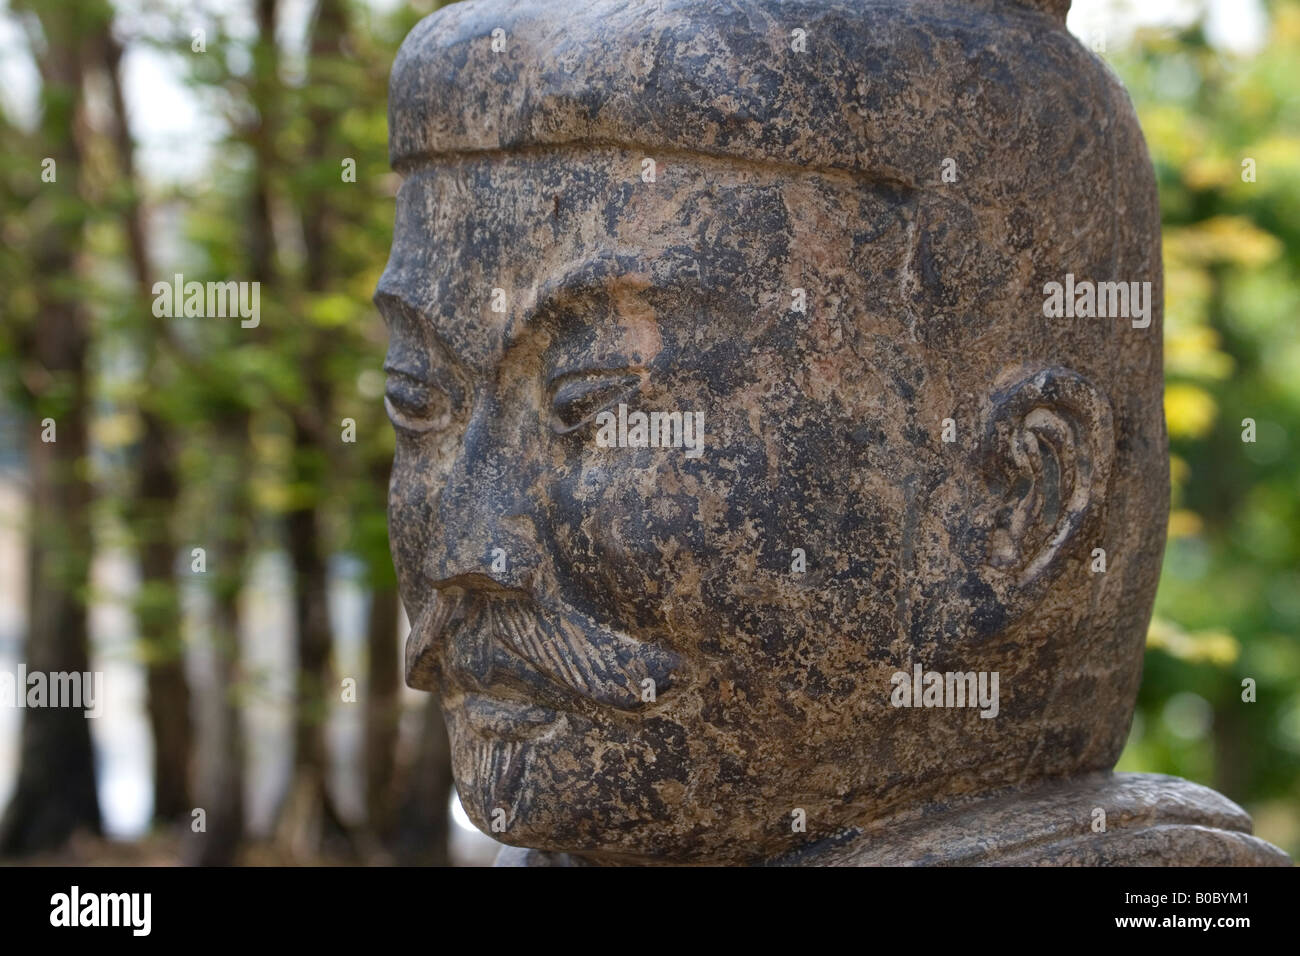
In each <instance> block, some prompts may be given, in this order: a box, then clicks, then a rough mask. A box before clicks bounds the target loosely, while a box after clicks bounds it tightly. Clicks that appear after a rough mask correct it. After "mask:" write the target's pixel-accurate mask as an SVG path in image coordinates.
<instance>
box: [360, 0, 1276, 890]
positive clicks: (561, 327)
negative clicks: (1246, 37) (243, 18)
mask: <svg viewBox="0 0 1300 956" xmlns="http://www.w3.org/2000/svg"><path fill="white" fill-rule="evenodd" d="M1067 6H1068V3H1067V2H1066V0H1036V2H1030V0H1022V2H1017V0H960V2H959V0H928V2H927V0H860V2H851V3H850V2H836V0H793V2H778V0H731V2H728V3H712V2H706V0H662V2H658V0H643V2H637V0H617V2H615V0H594V2H590V3H587V4H584V5H580V6H578V7H570V8H565V9H564V10H563V11H561V10H560V8H558V7H557V6H556V5H555V4H553V3H546V2H542V0H521V2H508V0H475V2H468V3H460V4H456V5H453V6H451V7H447V8H444V9H443V10H440V11H438V12H437V13H435V14H433V15H431V16H430V17H428V18H426V19H425V20H424V21H422V22H421V23H420V24H419V25H418V26H417V27H416V28H415V29H414V30H413V31H412V33H411V35H410V37H409V38H408V39H407V41H406V43H405V44H404V45H403V47H402V50H401V52H400V53H399V55H398V58H397V62H396V64H395V66H394V68H393V77H392V85H391V98H390V106H389V123H390V128H391V153H392V159H393V163H394V166H395V168H397V169H398V170H399V171H400V172H401V173H402V174H403V175H404V182H403V185H402V187H401V191H400V193H399V195H398V202H397V216H396V223H395V233H394V241H393V249H392V255H391V258H390V260H389V263H388V268H387V270H386V272H385V273H384V276H383V278H382V279H381V281H380V284H379V290H378V292H377V294H376V302H377V304H378V305H379V307H380V308H381V310H382V311H383V312H384V314H385V316H386V318H387V320H388V323H389V328H390V332H391V343H392V344H391V347H390V351H389V356H388V362H387V369H388V371H389V387H388V397H387V401H388V403H389V409H390V415H391V417H392V418H393V421H394V425H395V427H396V429H397V435H398V437H397V451H396V456H395V460H394V468H393V477H392V485H391V488H390V502H389V519H390V532H391V539H392V547H393V555H394V561H395V564H396V567H397V570H398V575H399V580H400V586H401V592H402V597H403V600H404V602H405V604H406V607H407V610H408V611H409V613H410V616H411V620H412V632H411V636H410V638H409V640H408V646H407V680H408V683H410V684H411V685H412V686H414V687H420V688H425V689H437V690H438V691H439V692H440V694H441V699H442V701H443V703H444V707H445V712H446V717H447V722H448V727H449V730H450V734H451V741H452V750H453V763H454V770H455V775H456V780H457V786H458V789H459V792H460V795H461V799H462V801H463V803H464V805H465V808H466V810H467V812H468V813H469V815H470V817H471V819H473V820H474V822H475V823H476V824H477V825H478V826H480V827H481V828H483V829H484V830H485V831H488V832H491V833H493V835H494V836H496V837H497V838H498V839H501V840H502V841H504V842H506V843H508V844H512V845H514V846H518V847H531V848H534V849H533V850H531V851H528V852H511V853H508V854H505V855H504V856H503V862H523V863H528V864H537V865H557V864H565V863H574V862H585V863H620V862H623V863H627V862H715V863H762V862H778V863H800V864H808V863H830V864H837V865H841V864H865V863H936V864H937V863H972V862H979V863H996V862H1002V863H1052V864H1058V863H1133V862H1170V863H1173V862H1177V863H1196V862H1201V863H1205V862H1218V863H1244V862H1279V861H1284V860H1285V858H1284V857H1282V856H1281V855H1280V854H1278V853H1277V852H1276V851H1275V850H1273V848H1271V847H1269V846H1268V845H1267V844H1264V843H1262V842H1261V841H1258V840H1254V839H1253V838H1251V837H1249V836H1247V835H1246V834H1248V832H1249V820H1248V818H1246V817H1245V815H1244V814H1242V813H1241V812H1240V811H1239V810H1238V808H1236V807H1235V806H1234V805H1232V804H1230V803H1228V801H1226V800H1224V799H1223V798H1221V797H1219V796H1218V795H1216V794H1213V793H1212V792H1211V791H1207V790H1205V789H1204V788H1201V787H1196V786H1195V785H1192V784H1188V783H1185V782H1182V781H1177V780H1172V779H1170V778H1157V777H1147V776H1133V775H1117V776H1111V775H1110V774H1109V771H1110V769H1111V768H1112V767H1113V765H1114V763H1115V761H1116V759H1117V757H1118V755H1119V753H1120V750H1121V748H1122V746H1123V744H1124V740H1125V737H1126V735H1127V732H1128V727H1129V722H1130V720H1131V718H1132V713H1133V705H1134V700H1135V698H1136V695H1137V688H1138V683H1139V680H1140V676H1141V667H1142V654H1143V643H1144V636H1145V633H1146V626H1147V622H1148V619H1149V615H1150V611H1151V604H1152V599H1153V595H1154V592H1155V586H1156V580H1157V576H1158V574H1159V567H1160V557H1161V551H1162V548H1163V543H1164V535H1165V524H1166V518H1167V510H1168V500H1167V498H1168V473H1167V469H1168V464H1167V462H1168V458H1167V453H1166V436H1165V431H1164V420H1163V414H1162V405H1161V400H1162V369H1161V310H1160V302H1161V297H1162V293H1161V272H1160V240H1159V217H1158V210H1157V205H1156V193H1155V185H1154V181H1153V177H1152V172H1151V167H1150V162H1149V159H1148V158H1147V154H1146V150H1145V146H1144V144H1143V141H1142V136H1141V132H1140V131H1139V129H1138V125H1137V121H1136V118H1135V116H1134V114H1133V110H1132V108H1131V106H1130V104H1129V102H1128V98H1127V96H1126V95H1125V93H1124V91H1123V90H1122V89H1121V88H1120V87H1119V85H1118V84H1117V83H1116V81H1115V79H1114V78H1113V76H1112V75H1111V74H1110V72H1109V71H1108V70H1107V69H1106V68H1105V67H1104V66H1103V65H1102V64H1101V63H1100V62H1099V61H1098V60H1097V59H1096V58H1095V57H1093V56H1092V55H1091V54H1089V53H1088V52H1087V51H1086V50H1085V49H1083V47H1082V46H1080V44H1078V43H1077V42H1076V41H1075V40H1074V39H1072V38H1071V37H1070V35H1069V34H1068V33H1067V32H1066V30H1065V29H1064V25H1063V20H1064V12H1065V9H1066V7H1067ZM796 28H798V29H802V30H804V31H806V36H807V49H806V51H805V52H796V51H794V50H792V49H791V32H792V31H793V30H795V29H796ZM496 29H500V30H501V31H504V32H503V34H502V36H503V38H504V47H503V49H501V51H500V52H497V51H494V50H493V47H492V44H493V39H492V34H493V31H494V30H496ZM646 158H651V159H653V160H654V163H655V167H656V175H655V179H654V181H653V182H646V181H643V178H642V169H643V160H644V159H646ZM945 160H952V161H953V162H955V169H956V173H957V179H956V181H955V182H947V181H944V179H943V171H944V168H945ZM1066 273H1072V274H1073V275H1074V276H1075V277H1076V278H1077V279H1078V280H1080V281H1083V280H1094V281H1102V280H1119V281H1149V282H1150V283H1152V302H1153V310H1152V316H1151V325H1150V327H1149V328H1144V329H1139V328H1133V327H1132V326H1131V324H1130V322H1129V321H1128V320H1127V319H1124V318H1110V319H1048V318H1044V316H1043V298H1044V297H1043V292H1042V289H1043V285H1044V283H1045V282H1048V281H1062V280H1063V279H1064V276H1065V275H1066ZM796 289H803V290H805V293H806V297H807V308H806V310H805V311H802V312H801V311H797V310H796V309H794V308H793V304H794V295H795V293H794V290H796ZM494 290H501V292H500V293H498V292H494ZM501 294H504V302H503V303H500V304H501V305H502V306H503V307H502V308H501V309H500V310H494V308H493V305H494V296H498V295H501ZM620 403H624V404H626V405H627V406H628V408H629V409H630V410H632V411H645V412H650V411H662V412H671V411H680V412H687V413H689V412H696V411H698V412H702V413H703V415H704V433H705V441H704V449H703V453H702V454H701V455H699V456H698V457H690V456H688V455H686V454H685V453H684V451H683V450H682V449H660V448H603V447H599V446H598V445H597V442H596V439H595V436H596V429H597V425H596V422H595V421H594V420H593V419H594V418H595V416H596V414H597V413H599V412H601V411H604V410H609V409H616V408H617V407H618V405H619V404H620ZM945 419H952V421H953V423H954V424H955V428H956V440H955V441H952V442H945V441H944V440H943V438H942V434H943V422H944V420H945ZM1098 547H1100V548H1104V549H1105V550H1106V554H1107V564H1108V569H1107V571H1106V572H1105V573H1103V574H1094V573H1092V572H1091V570H1090V567H1089V565H1090V555H1091V552H1092V549H1093V548H1098ZM498 549H499V550H498ZM794 549H802V551H803V553H804V555H805V558H806V568H805V569H804V570H802V571H794V570H792V561H793V560H794ZM494 558H496V559H497V561H496V565H495V566H494ZM502 558H503V559H504V566H502V565H501V563H500V559H502ZM914 663H919V664H922V665H923V666H924V667H925V669H927V670H940V671H942V670H961V671H988V672H993V671H996V672H998V674H999V676H1000V700H999V712H998V714H997V716H996V717H992V718H988V719H985V718H982V717H981V716H980V715H979V713H978V708H918V709H912V708H900V707H894V706H892V705H891V690H892V689H893V685H892V684H891V680H890V678H891V675H892V674H894V673H895V672H896V671H903V672H906V673H910V672H911V669H912V665H913V664H914ZM650 682H653V687H654V694H653V696H651V695H649V694H647V693H646V691H645V688H647V687H648V686H650ZM1096 807H1101V808H1103V809H1105V810H1106V811H1107V814H1108V817H1109V819H1110V820H1111V821H1112V823H1111V826H1110V827H1109V829H1108V831H1107V832H1106V833H1094V832H1093V831H1092V830H1091V829H1090V823H1091V814H1092V811H1093V810H1094V809H1095V808H1096ZM795 810H801V811H802V812H803V813H804V814H805V815H806V821H807V825H806V831H804V830H798V829H797V828H792V826H791V821H792V813H793V811H795Z"/></svg>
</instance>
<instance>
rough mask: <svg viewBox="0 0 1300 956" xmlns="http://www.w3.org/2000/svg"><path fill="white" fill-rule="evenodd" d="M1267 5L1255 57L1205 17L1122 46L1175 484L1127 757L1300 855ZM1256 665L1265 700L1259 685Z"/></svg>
mask: <svg viewBox="0 0 1300 956" xmlns="http://www.w3.org/2000/svg"><path fill="white" fill-rule="evenodd" d="M1268 12H1269V16H1270V21H1271V23H1270V29H1269V31H1268V33H1267V34H1266V37H1265V43H1264V46H1263V48H1262V49H1261V50H1260V51H1259V52H1258V54H1256V55H1253V56H1239V55H1234V54H1231V53H1227V52H1224V51H1222V50H1220V49H1217V48H1215V47H1213V46H1211V45H1210V44H1209V43H1208V42H1207V40H1206V36H1205V31H1204V28H1203V25H1202V24H1201V23H1199V22H1198V23H1194V24H1192V25H1191V26H1190V27H1188V28H1187V29H1185V30H1181V31H1177V32H1173V33H1170V32H1168V31H1163V32H1146V33H1143V34H1140V35H1139V37H1138V39H1137V42H1136V43H1135V45H1134V48H1133V50H1132V51H1131V52H1129V53H1127V54H1126V55H1123V56H1121V57H1119V58H1118V59H1117V61H1116V66H1117V68H1118V69H1119V71H1120V73H1121V74H1122V75H1123V77H1124V79H1125V82H1126V84H1127V85H1128V87H1129V89H1130V91H1131V93H1132V95H1133V98H1134V101H1135V104H1136V106H1137V108H1138V112H1139V116H1140V118H1141V120H1142V126H1143V129H1144V130H1145V131H1146V135H1147V140H1148V143H1149V146H1150V149H1151V152H1152V157H1153V160H1154V162H1155V165H1156V171H1157V178H1158V182H1159V187H1160V198H1161V207H1162V210H1163V217H1164V224H1165V226H1164V228H1165V242H1164V247H1165V257H1164V258H1165V273H1166V283H1165V285H1166V320H1165V321H1166V325H1165V357H1166V376H1167V386H1166V397H1165V409H1166V415H1167V418H1168V422H1169V433H1170V442H1171V450H1172V469H1171V471H1172V480H1173V498H1174V510H1173V513H1172V515H1171V517H1170V540H1169V544H1168V548H1167V552H1166V557H1165V564H1164V572H1163V576H1162V580H1161V587H1160V592H1159V594H1158V597H1157V603H1156V620H1155V622H1154V623H1153V626H1152V630H1151V635H1150V637H1149V640H1148V646H1149V648H1150V653H1149V654H1148V655H1147V668H1146V676H1145V679H1144V682H1143V686H1142V693H1141V698H1140V701H1139V717H1140V720H1139V722H1138V723H1139V726H1138V730H1139V732H1138V733H1135V734H1134V736H1133V739H1132V740H1131V741H1130V746H1129V749H1128V751H1127V752H1126V754H1125V756H1124V758H1123V759H1122V761H1121V767H1122V768H1123V769H1144V770H1158V771H1164V772H1168V773H1177V774H1182V775H1185V776H1190V777H1193V778H1195V779H1200V780H1205V781H1207V782H1211V783H1212V784H1213V786H1215V787H1216V788H1217V789H1219V790H1221V791H1223V792H1224V793H1226V794H1227V795H1228V796H1230V797H1233V798H1234V799H1237V800H1240V801H1242V802H1245V803H1247V804H1249V807H1248V808H1249V809H1252V810H1255V811H1256V815H1257V829H1258V830H1259V832H1260V833H1261V835H1264V836H1265V837H1267V838H1269V839H1273V840H1274V841H1275V842H1278V843H1279V844H1281V845H1283V846H1284V847H1285V848H1287V849H1289V850H1290V851H1291V852H1292V853H1293V854H1294V853H1296V852H1297V851H1300V809H1298V807H1300V644H1298V643H1297V634H1300V572H1298V571H1297V568H1298V567H1300V496H1298V495H1297V477H1296V476H1297V474H1300V441H1297V435H1298V434H1300V433H1298V432H1297V427H1296V426H1297V424H1298V423H1300V378H1297V376H1296V369H1297V368H1300V326H1297V324H1296V321H1295V316H1296V313H1297V307H1298V306H1300V281H1298V279H1297V276H1300V93H1298V90H1297V86H1296V83H1295V79H1294V70H1295V63H1296V61H1297V58H1298V57H1300V4H1297V3H1295V2H1294V0H1278V2H1274V3H1271V4H1269V6H1268ZM1247 419H1249V420H1251V421H1252V422H1253V423H1254V426H1253V434H1251V429H1250V428H1249V427H1248V422H1247ZM1250 438H1253V441H1252V440H1249V439H1250ZM1246 679H1250V680H1253V681H1255V682H1256V685H1257V686H1256V694H1257V696H1256V699H1255V701H1254V702H1247V701H1245V700H1243V693H1244V688H1243V686H1242V685H1243V681H1244V680H1246ZM1261 810H1262V811H1263V813H1262V815H1261V813H1260V811H1261Z"/></svg>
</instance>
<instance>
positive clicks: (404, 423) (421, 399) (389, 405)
mask: <svg viewBox="0 0 1300 956" xmlns="http://www.w3.org/2000/svg"><path fill="white" fill-rule="evenodd" d="M384 409H385V410H386V411H387V412H388V418H389V420H390V421H392V423H393V425H395V426H396V427H397V428H400V429H402V430H404V431H408V432H417V433H420V432H428V431H435V430H441V429H443V428H446V427H447V425H448V423H450V421H451V399H450V398H449V397H448V395H447V393H446V392H444V391H443V390H442V389H441V388H439V387H438V386H436V385H431V384H429V383H428V382H422V381H420V380H419V379H416V378H413V377H411V376H410V375H406V374H404V373H402V372H396V371H390V372H389V373H388V387H387V388H386V389H385V391H384Z"/></svg>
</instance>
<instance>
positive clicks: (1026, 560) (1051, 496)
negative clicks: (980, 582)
mask: <svg viewBox="0 0 1300 956" xmlns="http://www.w3.org/2000/svg"><path fill="white" fill-rule="evenodd" d="M991 404H992V407H991V409H990V413H989V417H988V420H987V423H986V425H985V428H984V433H983V438H982V442H981V448H980V454H981V462H982V466H983V471H984V478H985V480H986V481H987V483H988V488H989V491H990V492H991V495H990V499H989V500H990V502H991V504H992V506H993V508H994V513H993V515H992V518H991V527H990V528H989V536H988V551H987V555H986V564H985V568H984V577H985V578H986V580H987V581H988V583H989V584H991V585H992V586H993V588H994V590H995V591H997V592H1000V596H1001V597H1002V600H1003V603H1004V605H1005V606H1007V607H1008V609H1019V610H1023V609H1024V608H1025V606H1026V604H1027V603H1030V602H1034V601H1036V600H1037V599H1038V598H1039V597H1040V596H1041V592H1042V590H1043V588H1044V587H1045V586H1046V584H1047V583H1048V582H1049V581H1051V580H1052V579H1053V578H1055V577H1056V575H1057V573H1058V572H1059V571H1060V569H1061V567H1062V564H1063V563H1064V559H1065V557H1066V556H1067V555H1068V554H1069V553H1070V552H1071V550H1072V547H1071V546H1072V545H1075V544H1076V542H1078V541H1079V540H1081V539H1086V538H1087V537H1088V535H1089V534H1091V533H1092V530H1093V528H1095V526H1096V524H1097V519H1098V518H1100V517H1101V514H1102V512H1103V510H1104V509H1103V507H1102V506H1103V504H1104V502H1105V499H1106V490H1107V487H1108V485H1109V482H1110V469H1111V464H1112V462H1113V460H1114V457H1115V433H1114V426H1113V423H1112V421H1111V409H1110V402H1109V401H1108V400H1107V399H1106V396H1105V395H1104V394H1102V393H1101V392H1100V391H1099V390H1098V389H1097V387H1096V386H1094V385H1093V384H1092V383H1091V382H1089V381H1088V380H1087V379H1085V378H1084V377H1083V376H1081V375H1079V374H1077V373H1075V372H1072V371H1070V370H1068V369H1063V368H1048V369H1043V370H1042V371H1039V372H1036V373H1034V374H1032V375H1030V376H1028V377H1020V378H1018V379H1017V380H1016V381H1015V382H1014V383H1013V384H1011V385H1010V386H1009V387H1007V388H1004V389H1001V390H999V391H997V392H995V393H994V394H993V395H992V396H991ZM1089 553H1090V552H1089ZM1013 613H1014V610H1013Z"/></svg>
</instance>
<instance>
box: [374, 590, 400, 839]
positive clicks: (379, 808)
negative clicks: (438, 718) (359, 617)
mask: <svg viewBox="0 0 1300 956" xmlns="http://www.w3.org/2000/svg"><path fill="white" fill-rule="evenodd" d="M366 631H367V633H366V656H367V660H368V665H367V668H366V669H367V671H368V673H369V675H370V676H369V681H368V685H367V687H366V817H367V820H368V822H369V826H370V829H371V831H372V832H373V833H375V834H376V835H377V836H378V837H379V839H380V840H381V841H386V840H387V839H388V838H389V837H390V836H391V835H392V832H393V824H394V820H395V816H394V811H395V804H394V788H393V773H394V770H395V767H396V760H397V733H398V724H399V721H400V718H401V706H402V703H401V697H400V693H401V686H400V684H399V682H398V667H399V664H398V655H397V595H396V594H395V593H394V592H393V591H392V590H391V589H390V588H379V587H376V588H375V589H374V590H372V591H371V594H370V613H369V621H368V626H367V629H366Z"/></svg>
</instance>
